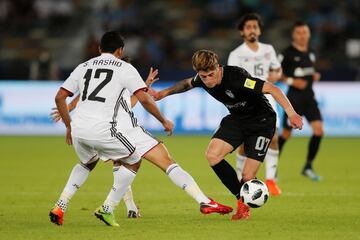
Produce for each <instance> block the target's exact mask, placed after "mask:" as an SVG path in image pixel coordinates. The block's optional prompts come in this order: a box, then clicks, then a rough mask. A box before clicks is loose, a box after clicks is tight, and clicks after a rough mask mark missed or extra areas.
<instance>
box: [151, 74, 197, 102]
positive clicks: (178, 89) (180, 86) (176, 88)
mask: <svg viewBox="0 0 360 240" xmlns="http://www.w3.org/2000/svg"><path fill="white" fill-rule="evenodd" d="M191 80H192V78H187V79H184V80H182V81H179V82H177V83H176V84H174V85H173V86H171V87H169V88H166V89H163V90H161V91H160V92H157V93H156V92H155V93H154V94H152V96H153V97H154V99H155V100H156V101H158V100H161V99H163V98H164V97H166V96H169V95H172V94H177V93H182V92H186V91H188V90H190V89H192V88H193V86H192V85H191Z"/></svg>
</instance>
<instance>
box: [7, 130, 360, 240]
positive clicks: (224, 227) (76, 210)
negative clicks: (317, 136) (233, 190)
mask: <svg viewBox="0 0 360 240" xmlns="http://www.w3.org/2000/svg"><path fill="white" fill-rule="evenodd" d="M161 138H162V139H163V140H164V141H165V143H166V145H167V146H168V148H169V150H170V152H171V153H172V155H173V157H174V158H175V159H176V160H177V161H178V162H179V163H180V164H181V166H182V167H183V168H184V169H186V170H187V171H188V172H189V173H190V174H192V176H193V177H194V178H195V179H196V180H197V182H198V183H199V185H200V186H201V188H202V189H203V191H204V192H205V193H206V194H208V195H209V196H211V197H213V198H215V199H217V200H219V201H220V202H223V203H225V204H229V205H231V206H233V207H235V200H234V199H233V197H232V196H231V195H230V194H229V192H228V191H227V190H226V189H225V187H223V186H222V184H221V183H220V182H219V180H218V179H217V177H216V176H215V174H214V173H213V172H212V170H211V169H210V168H209V167H208V164H207V163H206V160H205V158H204V152H205V149H206V146H207V142H208V140H209V137H194V136H191V137H181V136H176V137H175V136H174V137H161ZM307 141H308V139H306V138H294V139H291V140H290V141H289V142H288V143H287V145H286V146H285V150H284V153H283V156H282V158H281V162H280V170H279V175H280V186H281V188H282V190H283V195H282V196H281V197H277V198H275V197H274V198H270V200H269V201H268V203H267V204H266V205H265V206H264V207H262V208H260V209H255V210H253V211H252V215H251V220H250V221H247V222H245V221H236V222H232V221H230V220H229V218H230V216H229V215H228V216H220V215H209V216H203V215H201V214H200V212H199V206H198V205H197V203H196V202H194V201H193V200H192V199H191V198H190V197H189V196H187V195H186V194H185V193H184V192H183V191H182V190H181V189H179V188H177V187H176V186H175V185H173V184H172V183H171V182H170V180H169V179H168V178H167V177H166V175H165V174H164V173H162V172H161V171H159V170H158V169H157V168H155V167H154V166H153V165H151V164H149V163H148V162H144V163H143V165H142V168H141V169H140V172H139V173H138V177H137V178H136V180H135V182H134V185H133V191H134V195H135V199H136V202H137V204H138V205H139V207H140V208H141V213H142V216H143V218H141V219H127V218H126V217H125V216H126V212H125V208H124V205H123V203H120V205H119V207H118V209H117V210H116V216H117V220H118V222H119V224H120V228H111V227H107V226H105V225H104V224H103V223H102V222H100V221H99V220H98V219H96V218H95V217H94V216H93V211H94V210H95V209H96V208H97V207H98V206H99V205H100V204H101V203H102V201H103V200H104V199H105V197H106V195H107V193H108V191H109V190H110V187H111V184H112V171H111V166H110V164H103V163H100V164H99V165H98V166H97V168H96V169H95V171H94V172H92V174H91V175H90V177H89V179H88V181H87V182H86V183H85V185H84V186H83V187H82V188H81V189H80V191H79V192H78V193H77V195H75V197H74V198H73V199H72V202H71V204H70V206H69V209H68V211H67V213H66V217H65V225H64V226H62V227H58V226H56V225H53V224H51V223H50V222H49V219H48V212H49V210H50V208H51V207H52V206H53V204H54V203H55V201H56V200H57V198H58V196H59V194H60V192H61V191H62V189H63V187H64V185H65V182H66V180H67V177H68V175H69V173H70V171H71V169H72V167H73V165H74V164H75V163H76V162H77V158H76V156H75V154H74V152H73V150H72V148H71V147H68V146H66V144H65V140H64V138H61V137H0V149H1V161H0V186H1V189H0V190H1V192H0V194H1V195H0V196H1V197H0V239H4V240H5V239H11V240H12V239H76V240H82V239H146V240H148V239H157V240H159V239H206V240H210V239H218V240H220V239H246V240H247V239H267V240H271V239H276V240H279V239H360V193H359V191H360V187H359V185H360V174H359V172H360V157H359V154H358V153H357V149H358V148H360V139H359V138H325V139H324V141H323V142H322V145H321V150H320V153H319V155H318V159H317V161H316V163H315V169H316V170H317V171H318V172H319V173H320V174H321V175H322V176H323V178H324V179H323V181H321V182H318V183H314V182H311V181H310V180H308V179H306V178H304V177H303V176H301V175H300V170H301V167H302V164H303V162H304V158H305V155H306V148H307ZM228 160H229V161H230V162H231V163H232V164H233V163H234V159H233V156H231V157H229V158H228ZM259 177H260V178H261V179H262V178H263V169H261V172H260V174H259Z"/></svg>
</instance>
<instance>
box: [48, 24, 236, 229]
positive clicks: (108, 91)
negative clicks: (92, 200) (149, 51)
mask: <svg viewBox="0 0 360 240" xmlns="http://www.w3.org/2000/svg"><path fill="white" fill-rule="evenodd" d="M123 47H124V41H123V39H122V37H121V35H120V34H119V33H118V32H114V31H112V32H107V33H105V34H104V35H103V36H102V38H101V43H100V51H101V55H100V56H99V57H95V58H92V59H90V60H88V61H87V62H84V63H82V64H80V65H78V66H77V67H76V68H75V70H74V71H73V72H72V73H71V75H70V76H69V77H68V78H67V79H66V80H65V82H64V83H63V85H62V87H61V88H60V89H59V91H58V93H57V95H56V97H55V102H56V106H57V109H58V111H59V114H60V115H61V118H62V120H63V122H64V124H65V126H66V143H67V144H69V145H73V146H74V149H75V151H76V153H77V155H78V157H79V159H80V164H78V165H77V166H78V168H79V169H81V168H83V169H82V170H80V171H78V173H77V174H71V175H70V178H69V179H68V182H67V184H66V186H65V189H64V191H63V192H62V194H61V196H60V198H59V200H58V201H57V203H56V204H55V207H54V208H53V209H52V210H51V211H50V214H49V215H50V221H51V222H53V223H55V224H58V225H63V223H64V212H65V210H66V207H67V204H68V202H69V200H70V199H71V197H72V196H73V195H74V193H75V192H76V191H75V190H74V188H75V189H77V188H79V187H80V186H81V185H82V183H83V182H84V181H85V179H86V177H87V175H86V174H83V172H84V171H85V170H86V171H88V169H87V168H91V167H92V168H93V164H94V162H97V161H98V159H99V158H100V159H102V160H104V161H106V160H110V159H112V160H114V161H120V162H121V166H119V167H118V168H116V169H114V172H113V174H114V183H113V186H112V188H111V190H110V193H109V194H108V196H107V198H106V200H105V201H104V203H103V204H102V206H100V207H99V208H97V209H96V211H95V216H96V217H97V218H99V219H100V220H102V221H103V222H104V223H105V224H107V225H110V226H116V227H118V226H119V224H118V223H117V222H116V220H115V216H114V214H113V210H114V208H115V207H116V206H117V205H118V203H119V202H120V200H121V198H122V197H123V196H124V194H125V192H126V191H127V189H128V187H129V186H130V185H131V183H132V181H133V180H134V178H135V176H136V172H137V170H138V168H139V167H140V162H141V161H140V160H141V158H142V157H143V158H145V159H147V160H149V161H150V162H152V163H153V164H155V165H156V166H158V167H159V168H160V169H162V170H163V171H164V172H166V174H167V175H168V176H169V178H170V179H171V180H172V181H173V182H174V183H175V184H176V185H177V186H179V187H181V188H182V189H184V190H185V191H186V192H187V193H188V194H189V195H190V196H191V197H193V198H194V199H195V200H196V201H197V202H198V203H199V204H200V211H201V212H202V213H203V214H209V213H213V212H217V213H220V214H227V213H230V212H231V211H232V208H231V207H228V206H225V205H222V204H220V203H217V202H215V201H214V200H212V199H209V198H208V197H206V196H205V195H204V193H203V192H202V191H201V190H200V188H199V186H198V185H197V183H196V182H195V181H194V179H193V178H192V177H191V176H190V175H189V174H188V173H187V172H186V171H184V170H183V169H182V168H181V167H180V166H179V165H178V164H177V163H176V162H175V161H174V160H172V158H171V157H170V154H169V152H168V151H167V149H166V148H165V146H164V145H163V144H162V143H160V142H159V141H158V140H156V139H155V138H154V137H152V136H151V134H150V133H148V132H147V131H146V130H145V129H144V128H143V127H142V126H139V125H138V124H137V121H136V119H135V117H134V115H133V113H132V112H131V109H129V105H128V102H129V101H130V97H129V95H126V92H127V91H129V92H130V93H131V94H133V95H135V96H136V98H137V99H138V101H139V102H140V103H141V104H142V105H143V107H144V108H145V109H146V110H147V111H148V112H149V113H151V114H152V115H153V116H154V117H155V118H156V119H157V120H159V122H161V124H162V125H163V127H164V129H165V131H166V132H167V133H168V134H171V133H172V130H173V123H172V122H171V121H169V120H167V119H166V118H164V116H163V115H162V113H161V112H160V110H159V108H158V107H157V105H156V103H155V102H154V100H153V99H152V98H151V97H150V96H149V95H148V94H147V93H146V91H147V87H146V85H145V83H144V81H143V80H142V78H141V76H140V74H139V73H138V72H137V70H136V69H135V68H134V67H133V66H132V65H131V64H129V63H126V62H124V61H122V60H121V59H120V58H121V55H122V52H123ZM77 92H79V93H80V101H79V102H78V104H77V106H76V109H75V112H74V115H73V118H72V119H71V118H70V115H69V110H68V106H67V104H66V98H67V97H70V96H72V95H73V94H74V93H77ZM85 175H86V176H85Z"/></svg>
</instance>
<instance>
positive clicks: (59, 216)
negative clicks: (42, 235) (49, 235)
mask: <svg viewBox="0 0 360 240" xmlns="http://www.w3.org/2000/svg"><path fill="white" fill-rule="evenodd" d="M49 216H50V221H51V222H52V223H55V224H57V225H59V226H61V225H63V224H64V212H63V211H62V210H61V208H59V207H58V206H55V207H54V208H53V209H51V211H50V213H49Z"/></svg>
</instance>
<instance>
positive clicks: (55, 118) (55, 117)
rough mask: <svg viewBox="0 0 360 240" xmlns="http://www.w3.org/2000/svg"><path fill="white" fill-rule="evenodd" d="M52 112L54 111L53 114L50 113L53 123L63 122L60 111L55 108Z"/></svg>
mask: <svg viewBox="0 0 360 240" xmlns="http://www.w3.org/2000/svg"><path fill="white" fill-rule="evenodd" d="M51 110H53V111H52V112H51V113H50V116H51V121H53V122H58V121H60V120H61V116H60V113H59V111H58V110H57V108H56V107H54V108H51Z"/></svg>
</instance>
